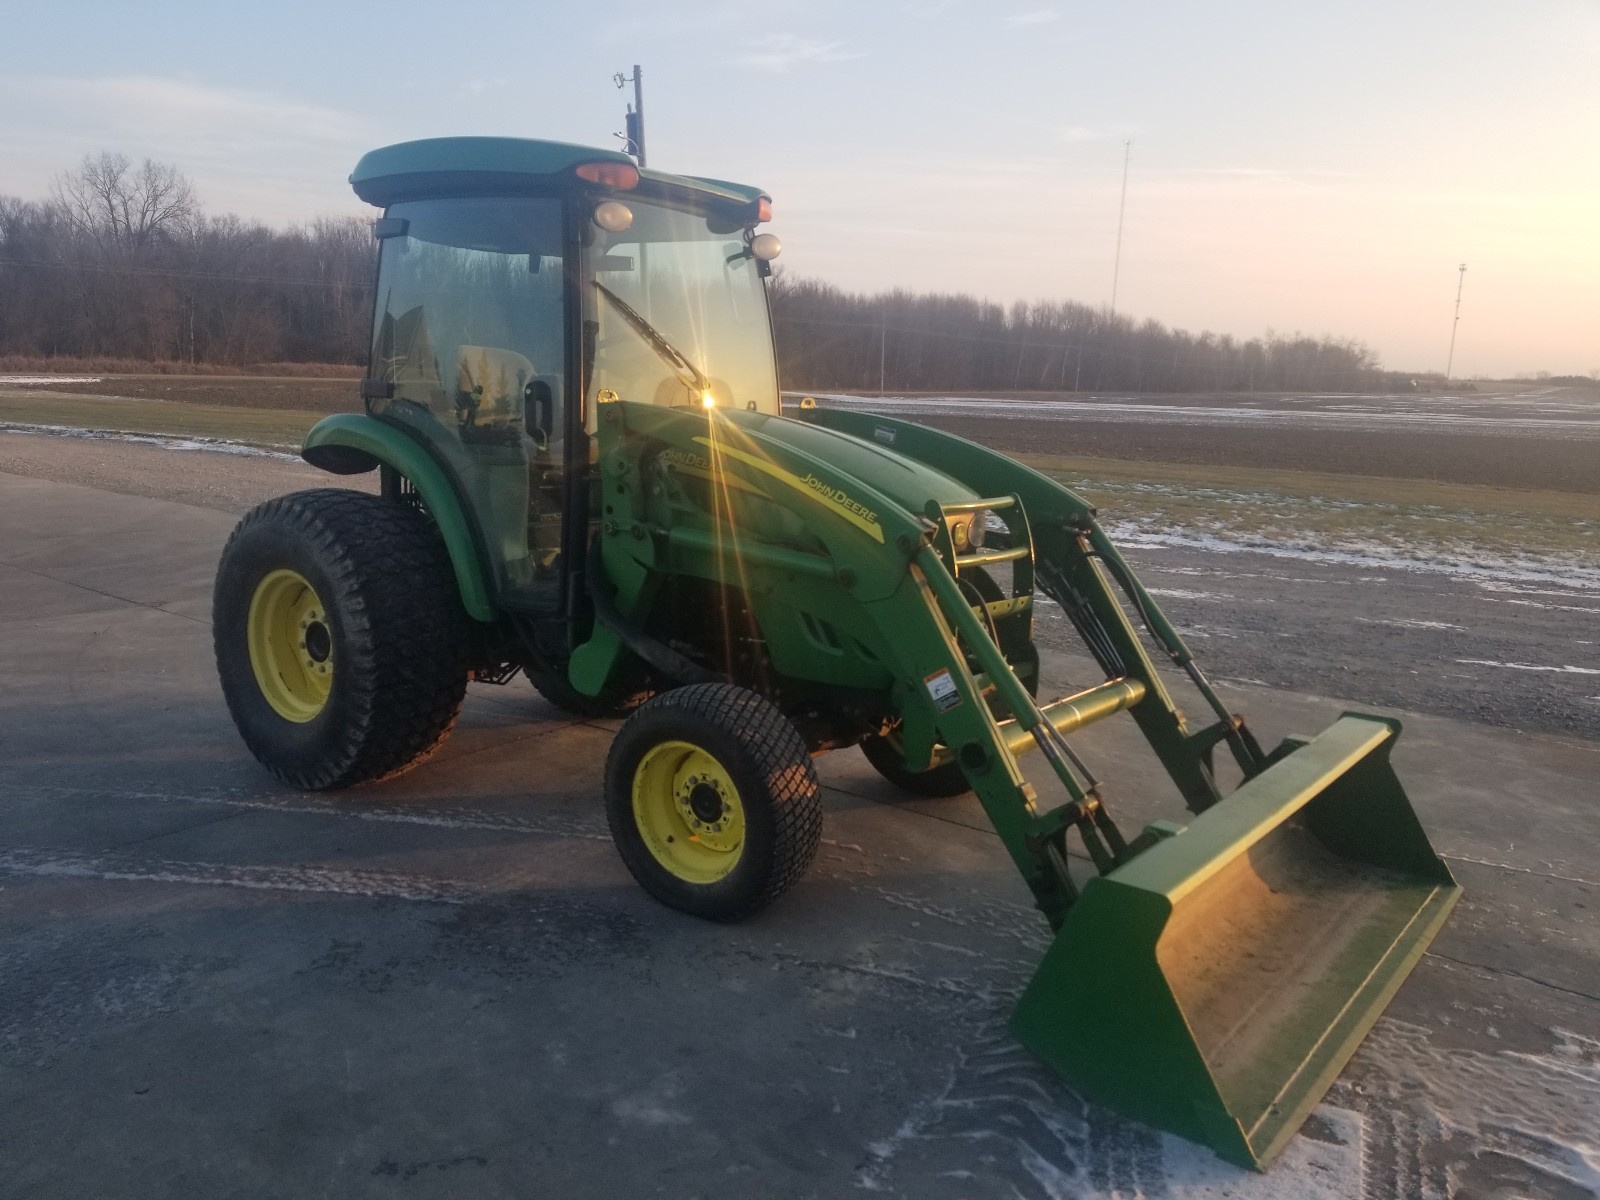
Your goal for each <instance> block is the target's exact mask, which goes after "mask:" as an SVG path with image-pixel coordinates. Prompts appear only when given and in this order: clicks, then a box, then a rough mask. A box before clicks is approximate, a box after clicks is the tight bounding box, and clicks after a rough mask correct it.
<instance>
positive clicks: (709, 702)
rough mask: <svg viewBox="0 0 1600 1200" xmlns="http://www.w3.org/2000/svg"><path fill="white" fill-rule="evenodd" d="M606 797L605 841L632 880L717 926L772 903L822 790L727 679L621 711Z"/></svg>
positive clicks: (817, 818) (783, 732) (752, 696)
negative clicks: (607, 829) (631, 710)
mask: <svg viewBox="0 0 1600 1200" xmlns="http://www.w3.org/2000/svg"><path fill="white" fill-rule="evenodd" d="M605 792H606V819H607V821H608V822H609V824H610V826H611V837H612V841H614V842H615V843H616V847H617V851H618V853H619V854H621V855H622V861H623V862H624V863H625V864H626V865H627V867H628V870H629V871H630V872H631V873H632V875H633V877H634V878H635V879H636V880H638V882H639V885H640V886H641V887H643V888H644V890H645V891H647V892H649V893H650V894H651V895H652V896H654V897H655V898H656V899H657V900H659V901H660V902H661V903H663V904H665V905H667V906H669V907H671V908H676V909H678V910H680V911H682V912H686V913H690V914H692V915H694V916H697V917H705V918H707V919H710V920H714V921H736V920H739V919H741V918H743V917H748V916H750V915H751V914H753V913H756V912H759V911H760V910H761V909H763V908H765V907H766V906H767V905H769V904H771V903H772V902H773V901H774V900H776V899H777V898H778V897H779V896H781V895H783V893H784V892H786V891H788V890H789V888H790V887H791V886H793V885H794V883H795V882H796V881H797V880H798V879H799V878H800V877H801V876H802V875H803V874H805V871H806V868H807V867H809V866H810V865H811V860H812V859H813V858H815V857H816V853H817V846H818V845H819V843H820V842H821V840H822V798H821V792H822V789H821V785H820V784H819V783H818V782H817V773H816V769H815V768H814V767H813V766H812V763H811V755H810V754H809V753H808V752H807V750H806V746H805V742H804V741H803V740H802V739H801V737H800V734H799V731H797V730H796V729H795V727H794V726H793V725H792V724H790V722H789V720H788V719H787V718H786V717H784V715H783V714H782V713H781V712H779V711H778V710H777V708H775V707H774V706H773V705H772V704H771V703H770V702H768V701H767V700H765V699H763V698H762V697H761V696H758V695H757V694H756V693H754V692H751V691H748V690H746V689H744V688H740V687H735V686H733V685H732V684H725V683H702V684H694V685H692V686H690V687H684V688H677V689H675V690H673V691H670V692H665V693H663V694H661V695H659V696H657V697H656V698H655V699H653V700H651V701H650V702H649V703H647V704H645V705H644V706H643V707H642V708H640V709H639V710H638V711H637V712H636V713H634V714H633V716H631V717H629V718H628V720H627V722H626V723H625V724H624V725H623V726H622V728H621V730H619V731H618V733H617V736H616V738H615V740H614V741H613V742H612V744H611V753H610V756H609V757H608V759H607V761H606V785H605Z"/></svg>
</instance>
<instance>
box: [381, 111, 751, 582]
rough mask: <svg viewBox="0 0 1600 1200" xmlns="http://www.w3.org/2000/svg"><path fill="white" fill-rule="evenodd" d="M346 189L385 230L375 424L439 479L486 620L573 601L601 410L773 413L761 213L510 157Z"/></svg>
mask: <svg viewBox="0 0 1600 1200" xmlns="http://www.w3.org/2000/svg"><path fill="white" fill-rule="evenodd" d="M351 183H352V184H353V185H354V187H355V189H356V192H357V194H358V195H360V196H361V197H362V199H364V200H367V201H368V202H369V203H372V204H376V205H379V206H381V207H382V208H383V209H384V215H383V217H382V218H381V219H380V220H379V221H378V222H377V223H376V226H375V232H376V233H377V235H378V238H379V242H380V246H381V249H380V257H379V266H378V286H377V299H376V304H375V306H374V317H373V328H372V347H371V367H370V369H369V376H370V378H369V379H368V380H367V381H366V382H365V384H364V386H363V396H364V398H365V402H366V405H367V410H368V412H369V413H370V414H371V415H372V416H375V417H377V418H379V419H380V420H382V421H385V422H390V423H393V424H397V425H400V426H403V427H404V428H405V429H406V430H407V431H408V432H409V433H410V434H412V435H413V436H414V437H416V438H417V439H420V441H421V442H422V443H423V444H424V446H425V447H426V449H427V450H428V451H429V452H430V453H431V455H432V456H433V458H434V459H435V460H436V461H438V462H439V463H441V464H442V465H443V466H444V467H445V468H446V469H447V471H448V472H449V474H450V475H451V476H452V477H453V479H452V482H453V484H454V486H455V489H456V491H457V492H458V494H459V495H460V496H461V498H462V500H463V501H464V504H463V507H464V511H465V512H466V513H467V514H468V519H469V520H471V521H472V522H473V523H474V524H475V525H476V529H475V530H474V535H475V539H476V541H477V543H478V545H479V548H480V552H481V554H482V559H483V562H484V564H485V568H486V572H487V573H488V574H489V576H490V578H489V579H488V580H487V581H486V582H487V583H488V585H489V587H490V589H491V590H492V593H493V596H494V600H495V603H496V605H497V606H498V607H501V608H505V609H509V610H512V611H522V612H529V613H535V614H537V613H540V612H544V613H550V612H553V611H556V610H558V609H559V608H560V607H561V603H562V597H563V596H566V595H568V594H570V590H571V586H570V585H571V576H572V574H573V570H574V566H575V564H579V563H581V562H582V553H581V548H582V547H583V546H584V545H586V544H587V542H588V540H589V537H590V534H591V533H592V528H593V524H594V522H595V520H596V519H597V517H596V513H595V512H594V505H593V504H592V503H591V501H592V499H593V496H592V492H593V489H592V487H591V483H590V479H591V472H590V469H589V468H590V466H591V464H592V463H593V462H594V459H595V454H596V442H595V433H596V426H597V421H598V413H599V410H600V408H601V407H602V406H603V405H605V404H607V403H610V402H614V401H617V400H629V401H639V402H643V403H647V404H652V405H658V406H663V407H669V408H672V407H693V408H706V407H712V406H721V407H728V408H738V409H740V410H744V411H751V412H760V413H771V414H776V413H777V412H778V406H779V400H778V380H777V370H776V365H775V362H774V356H773V347H772V330H771V323H770V320H769V315H768V310H767V297H766V291H765V287H764V284H763V279H764V277H765V276H766V275H767V274H768V273H769V269H770V268H769V265H768V264H769V261H770V259H771V258H772V257H774V256H775V255H776V253H777V249H778V243H777V239H776V238H775V237H773V236H771V235H770V234H767V235H760V236H758V235H757V234H756V232H755V230H756V226H757V225H758V224H759V223H760V222H762V221H764V220H765V219H766V218H767V216H768V215H769V211H770V209H769V202H768V200H767V198H766V197H765V196H764V195H763V194H762V193H761V192H759V191H757V190H755V189H752V188H746V187H741V186H738V185H733V184H726V183H721V182H718V181H711V180H702V179H695V178H690V177H685V176H673V175H666V174H663V173H660V172H651V171H640V170H639V169H637V168H636V167H635V166H634V165H633V164H632V162H631V161H630V160H629V159H627V158H626V157H625V156H623V155H619V154H615V153H611V152H607V151H599V150H593V149H587V148H584V147H578V146H567V145H562V144H560V143H555V142H539V141H527V140H521V139H509V138H438V139H432V140H428V141H421V142H409V143H405V144H402V145H398V146H390V147H386V148H385V149H382V150H377V151H374V152H372V153H371V154H368V155H367V156H365V157H364V158H363V159H362V160H361V162H360V163H359V164H358V165H357V167H356V170H355V172H354V173H353V174H352V176H351Z"/></svg>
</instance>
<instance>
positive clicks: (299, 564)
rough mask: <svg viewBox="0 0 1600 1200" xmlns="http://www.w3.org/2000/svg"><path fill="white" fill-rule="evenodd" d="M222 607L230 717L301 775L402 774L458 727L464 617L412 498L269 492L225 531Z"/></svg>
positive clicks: (269, 764)
mask: <svg viewBox="0 0 1600 1200" xmlns="http://www.w3.org/2000/svg"><path fill="white" fill-rule="evenodd" d="M212 618H213V619H212V636H213V640H214V644H215V648H216V657H217V673H218V676H219V677H220V679H221V682H222V692H223V696H224V698H225V699H226V700H227V703H228V711H229V712H230V713H231V714H232V715H233V721H234V724H235V725H236V726H237V727H238V729H239V733H240V736H242V737H243V738H244V742H245V745H247V746H248V747H249V748H250V751H251V753H252V754H254V755H255V756H256V758H257V759H259V760H260V762H261V764H262V765H263V766H264V767H266V768H267V770H269V771H271V772H272V773H273V774H274V775H276V776H277V777H278V778H279V779H281V780H283V781H284V782H285V783H287V784H290V785H291V786H293V787H297V788H302V789H305V790H308V791H309V790H320V789H324V788H337V787H348V786H350V785H352V784H357V783H363V782H367V781H370V780H376V779H383V778H387V777H389V776H392V775H397V774H399V773H400V772H402V771H404V770H407V769H408V768H410V767H413V766H416V765H417V764H418V763H420V762H422V761H423V760H424V759H426V758H428V757H429V756H430V755H431V754H433V753H434V751H436V750H437V749H438V748H439V746H440V745H441V744H442V743H443V742H444V740H445V738H446V737H447V736H448V735H449V733H450V730H451V728H452V727H453V726H454V725H455V721H456V714H457V713H458V712H459V711H460V708H461V700H462V697H463V695H464V694H465V692H466V684H467V657H468V656H467V639H466V620H467V617H466V615H465V614H464V613H463V612H462V610H461V603H460V598H459V594H458V592H457V590H456V584H455V576H454V573H453V571H452V569H451V565H450V558H449V554H448V553H447V551H446V550H445V547H444V542H443V541H442V539H441V538H440V537H439V534H438V531H437V530H436V529H435V528H434V527H433V525H432V524H431V522H429V521H428V519H427V517H425V516H424V515H423V513H422V512H421V511H420V510H418V509H416V508H413V507H410V506H408V505H403V504H397V503H394V502H393V501H388V500H382V499H380V498H378V497H377V496H370V495H367V494H365V493H362V492H351V491H343V490H339V489H334V488H319V489H316V490H314V491H307V492H296V493H294V494H293V495H289V496H283V497H281V498H279V499H276V500H269V501H267V502H266V503H265V504H262V505H260V506H259V507H257V508H255V509H254V510H252V511H251V512H250V513H248V514H247V515H246V516H245V517H244V519H243V520H242V521H240V522H239V524H238V526H237V527H236V528H235V529H234V531H233V536H232V537H230V538H229V539H228V544H227V546H226V548H225V549H224V550H223V552H222V561H221V563H220V564H219V565H218V567H217V583H216V591H215V593H214V595H213V601H212Z"/></svg>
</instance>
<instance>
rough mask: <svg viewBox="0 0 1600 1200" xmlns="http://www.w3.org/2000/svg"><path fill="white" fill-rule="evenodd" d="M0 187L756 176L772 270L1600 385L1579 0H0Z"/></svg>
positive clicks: (268, 200)
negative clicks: (409, 157) (546, 163)
mask: <svg viewBox="0 0 1600 1200" xmlns="http://www.w3.org/2000/svg"><path fill="white" fill-rule="evenodd" d="M0 18H3V24H4V28H5V29H6V42H7V43H8V45H9V47H10V48H11V49H12V54H10V55H8V56H7V57H8V66H7V70H6V72H5V73H4V75H3V76H0V195H13V196H20V197H23V198H26V199H42V198H44V197H45V196H46V195H47V194H48V191H49V188H50V182H51V179H52V177H53V176H55V175H56V174H57V173H59V172H61V171H63V170H67V169H70V168H72V167H74V166H75V165H77V163H78V162H79V161H80V160H81V159H82V157H83V156H84V155H85V154H89V153H97V152H99V151H101V150H117V151H121V152H122V153H124V154H126V155H127V156H128V157H130V158H132V159H134V160H136V161H137V160H138V159H140V158H143V157H145V156H150V157H153V158H155V159H157V160H159V161H162V162H168V163H172V164H173V165H175V166H177V167H178V168H179V169H180V170H181V171H183V172H184V173H185V174H186V175H187V176H188V177H189V178H190V179H192V180H193V181H194V183H195V184H196V186H197V188H198V190H199V192H200V195H201V197H202V199H203V200H204V201H205V204H206V208H207V211H208V212H211V213H213V214H220V213H224V212H234V213H238V214H239V215H240V216H243V217H247V218H255V219H260V220H264V221H267V222H269V223H271V224H273V225H286V224H290V223H295V222H301V221H307V220H310V219H312V218H314V217H317V216H321V215H339V214H350V215H362V214H367V215H372V214H371V210H368V209H366V208H365V206H364V205H362V204H361V203H360V202H359V201H358V200H356V198H355V197H354V195H352V194H351V192H350V191H349V188H348V186H347V184H346V179H347V177H348V175H349V172H350V168H351V167H352V166H353V165H354V164H355V161H356V159H357V158H359V157H360V155H361V154H362V153H363V152H364V151H366V150H368V149H371V148H373V147H376V146H380V145H386V144H388V143H391V142H396V141H405V140H408V139H411V138H419V137H435V136H442V135H450V134H500V135H515V136H526V137H543V138H551V139H555V140H560V141H571V142H578V143H582V144H587V145H596V146H617V145H618V144H619V143H618V142H617V140H616V139H615V138H614V137H613V134H614V132H615V131H618V130H620V129H621V128H622V114H623V108H624V102H625V100H626V99H628V98H630V97H631V86H630V90H629V91H627V92H623V91H619V90H618V89H617V87H616V85H615V84H614V83H613V81H612V76H613V75H614V74H615V73H616V72H619V71H621V72H631V70H632V67H633V65H634V64H635V63H637V64H640V65H641V66H642V67H643V79H644V95H645V129H646V140H647V147H646V148H647V151H648V155H649V164H650V165H651V166H652V167H658V168H661V169H663V170H669V171H683V172H685V173H690V174H700V175H712V176H716V177H720V178H725V179H737V180H740V181H742V182H748V183H754V184H758V185H760V186H761V187H763V188H765V189H766V190H767V191H769V192H770V193H771V194H772V196H773V197H774V202H773V206H774V212H775V219H774V221H773V224H772V226H771V228H772V230H773V231H774V232H776V233H778V234H779V235H780V236H781V237H782V238H783V241H784V255H783V259H782V263H783V265H784V266H785V268H786V269H787V270H789V271H792V272H794V273H795V274H797V275H800V276H805V277H810V278H818V279H823V280H827V281H829V282H831V283H835V284H838V285H840V286H843V287H846V288H850V289H855V290H863V291H879V290H887V289H890V288H894V287H901V288H907V289H911V290H916V291H943V292H968V293H973V294H977V295H980V296H984V297H987V298H988V299H990V300H994V301H997V302H1001V303H1007V304H1009V303H1011V302H1013V301H1017V300H1076V301H1080V302H1084V303H1088V304H1093V305H1104V304H1108V303H1109V302H1110V301H1111V293H1112V283H1113V274H1114V269H1115V263H1116V241H1117V228H1118V206H1119V194H1120V189H1121V182H1122V170H1123V156H1124V141H1125V140H1127V139H1131V143H1132V144H1131V147H1128V163H1129V170H1128V187H1127V203H1126V212H1125V217H1124V221H1123V238H1122V252H1121V265H1120V271H1118V272H1117V287H1116V293H1117V294H1116V309H1117V311H1118V312H1119V313H1124V314H1127V315H1130V316H1134V317H1137V318H1140V319H1144V318H1152V319H1155V320H1157V321H1160V322H1162V323H1163V324H1167V325H1170V326H1174V327H1177V328H1182V329H1187V330H1189V331H1191V332H1195V333H1198V332H1200V331H1201V330H1211V331H1214V332H1218V333H1230V334H1233V335H1235V336H1239V337H1250V336H1257V335H1260V334H1262V333H1265V332H1266V331H1267V330H1269V329H1271V330H1276V331H1278V332H1280V333H1291V332H1304V333H1308V334H1312V335H1323V334H1327V335H1331V336H1335V337H1340V338H1354V339H1357V340H1359V341H1362V342H1365V343H1366V344H1367V345H1369V346H1371V347H1372V348H1373V349H1374V350H1376V351H1377V352H1378V354H1379V356H1380V357H1381V359H1382V361H1383V363H1384V365H1385V366H1388V367H1391V368H1394V369H1397V370H1405V371H1427V370H1435V371H1439V370H1443V369H1444V367H1445V362H1446V355H1447V353H1448V350H1449V343H1450V335H1451V326H1452V319H1453V307H1454V303H1455V297H1456V289H1457V284H1458V282H1460V277H1459V275H1458V270H1457V268H1458V267H1459V265H1460V264H1461V263H1466V264H1467V272H1466V276H1465V283H1464V288H1463V295H1462V302H1461V319H1460V325H1459V327H1458V338H1457V343H1456V348H1455V361H1454V364H1453V368H1454V374H1455V375H1457V376H1470V375H1473V374H1485V375H1494V376H1498V375H1507V374H1512V373H1516V372H1524V371H1535V370H1548V371H1553V372H1555V373H1557V374H1562V373H1569V372H1572V373H1587V372H1590V371H1600V0H1521V2H1519V3H1516V4H1511V3H1506V2H1505V0H1495V2H1492V3H1491V2H1480V0H1451V2H1448V3H1445V2H1437V0H1341V2H1340V3H1338V4H1322V5H1309V4H1296V3H1285V2H1284V0H1272V2H1257V0H1216V2H1215V3H1212V4H1207V5H1197V4H1193V3H1175V2H1173V3H1150V2H1141V0H1122V2H1120V3H1117V4H1104V3H1101V4H1093V5H1091V4H1087V3H1084V2H1083V0H1055V2H1052V0H999V2H992V0H991V2H987V3H983V2H979V0H766V2H764V3H759V4H753V3H744V4H731V3H721V2H704V3H697V2H694V0H682V2H677V3H664V2H662V0H654V2H650V0H609V2H607V0H589V2H587V3H583V4H579V3H572V2H563V3H551V2H549V0H545V2H540V0H534V2H532V3H523V4H519V5H510V4H504V3H491V2H486V0H456V2H454V3H451V4H439V3H437V2H436V0H435V2H433V3H426V4H424V3H415V2H413V0H390V2H389V3H387V4H385V5H383V6H373V5H368V4H359V5H358V4H343V3H340V2H338V0H320V2H317V3H312V2H311V0H276V2H275V3H273V4H269V5H238V6H235V5H221V4H217V3H215V2H214V0H204V2H202V0H164V2H163V3H161V4H141V5H130V4H127V3H126V0H117V2H115V3H94V2H90V0H53V2H50V3H46V2H43V0H0Z"/></svg>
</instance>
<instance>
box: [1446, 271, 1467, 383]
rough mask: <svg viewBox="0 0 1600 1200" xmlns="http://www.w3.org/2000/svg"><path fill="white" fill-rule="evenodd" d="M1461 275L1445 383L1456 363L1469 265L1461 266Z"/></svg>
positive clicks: (1457, 282) (1457, 286)
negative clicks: (1458, 332)
mask: <svg viewBox="0 0 1600 1200" xmlns="http://www.w3.org/2000/svg"><path fill="white" fill-rule="evenodd" d="M1459 269H1460V272H1461V273H1460V275H1458V276H1457V278H1456V319H1455V320H1454V321H1451V322H1450V357H1449V358H1447V359H1445V360H1444V381H1445V382H1446V383H1449V382H1450V368H1451V367H1453V366H1455V362H1456V326H1457V325H1460V324H1461V289H1462V288H1464V287H1465V286H1466V284H1467V264H1466V263H1462V264H1461V266H1460V268H1459Z"/></svg>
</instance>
